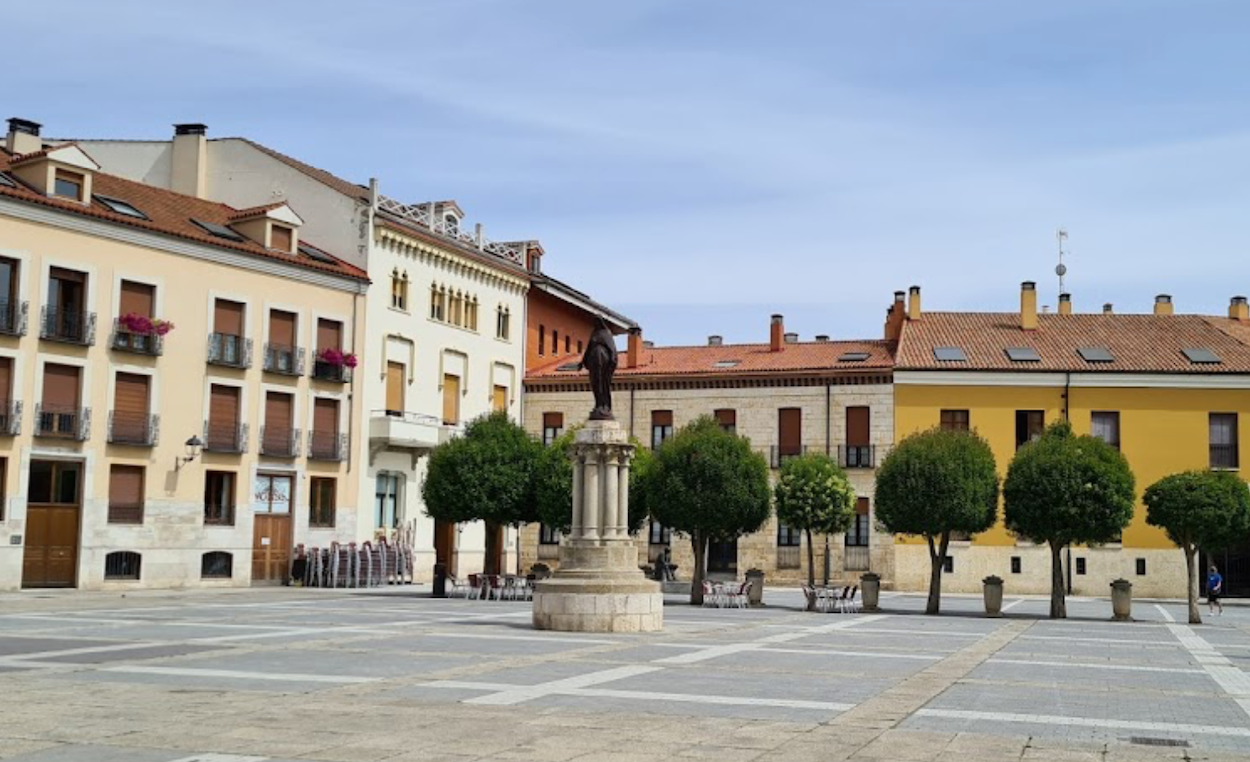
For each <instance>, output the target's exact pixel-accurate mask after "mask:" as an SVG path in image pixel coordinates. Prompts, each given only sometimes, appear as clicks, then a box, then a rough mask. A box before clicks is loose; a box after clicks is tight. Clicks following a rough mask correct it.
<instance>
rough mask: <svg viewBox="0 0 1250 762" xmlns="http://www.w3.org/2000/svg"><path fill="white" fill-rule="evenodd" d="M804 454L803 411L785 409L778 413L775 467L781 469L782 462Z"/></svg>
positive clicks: (799, 409)
mask: <svg viewBox="0 0 1250 762" xmlns="http://www.w3.org/2000/svg"><path fill="white" fill-rule="evenodd" d="M802 452H803V410H802V408H797V407H783V408H781V409H780V410H778V411H777V457H776V458H774V459H773V467H774V468H776V467H780V466H781V463H782V461H784V460H785V459H787V458H790V457H793V456H795V455H800V454H802Z"/></svg>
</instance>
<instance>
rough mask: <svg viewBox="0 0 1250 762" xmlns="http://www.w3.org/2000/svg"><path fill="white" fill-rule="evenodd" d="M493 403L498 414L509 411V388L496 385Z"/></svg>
mask: <svg viewBox="0 0 1250 762" xmlns="http://www.w3.org/2000/svg"><path fill="white" fill-rule="evenodd" d="M491 403H492V406H493V408H494V410H495V412H496V413H506V412H507V411H508V387H506V386H500V385H499V384H495V390H494V393H493V394H492V396H491Z"/></svg>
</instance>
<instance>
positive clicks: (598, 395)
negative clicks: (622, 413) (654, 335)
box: [578, 318, 616, 421]
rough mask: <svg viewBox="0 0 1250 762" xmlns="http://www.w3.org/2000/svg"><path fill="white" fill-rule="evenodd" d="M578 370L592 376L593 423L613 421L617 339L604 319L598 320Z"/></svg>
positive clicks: (591, 414) (591, 418) (591, 412)
mask: <svg viewBox="0 0 1250 762" xmlns="http://www.w3.org/2000/svg"><path fill="white" fill-rule="evenodd" d="M578 368H585V369H586V371H587V372H588V373H589V374H590V390H591V392H593V393H594V395H595V409H594V410H592V411H590V420H592V421H613V420H616V419H615V417H613V415H612V376H613V374H615V373H616V339H615V338H614V337H613V336H612V331H611V330H609V329H608V323H607V321H606V320H604V319H603V318H597V320H596V325H595V330H594V331H592V332H591V334H590V342H589V343H588V345H587V346H586V353H585V354H584V355H582V361H581V362H580V363H578Z"/></svg>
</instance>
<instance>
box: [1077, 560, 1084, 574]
mask: <svg viewBox="0 0 1250 762" xmlns="http://www.w3.org/2000/svg"><path fill="white" fill-rule="evenodd" d="M1076 573H1077V575H1080V576H1083V575H1084V574H1085V559H1084V558H1078V559H1076Z"/></svg>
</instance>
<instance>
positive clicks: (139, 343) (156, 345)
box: [110, 320, 165, 357]
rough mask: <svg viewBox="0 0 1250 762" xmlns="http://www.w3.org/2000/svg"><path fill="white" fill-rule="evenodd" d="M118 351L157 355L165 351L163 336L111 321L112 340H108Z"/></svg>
mask: <svg viewBox="0 0 1250 762" xmlns="http://www.w3.org/2000/svg"><path fill="white" fill-rule="evenodd" d="M110 344H111V346H112V347H113V349H115V350H117V351H118V352H132V353H134V354H137V355H148V356H150V357H159V356H160V355H161V354H163V353H164V352H165V337H164V336H160V335H157V334H155V333H139V332H137V331H132V330H130V329H129V328H126V327H125V326H123V325H121V323H120V322H119V321H117V320H114V321H113V340H112V342H110Z"/></svg>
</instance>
